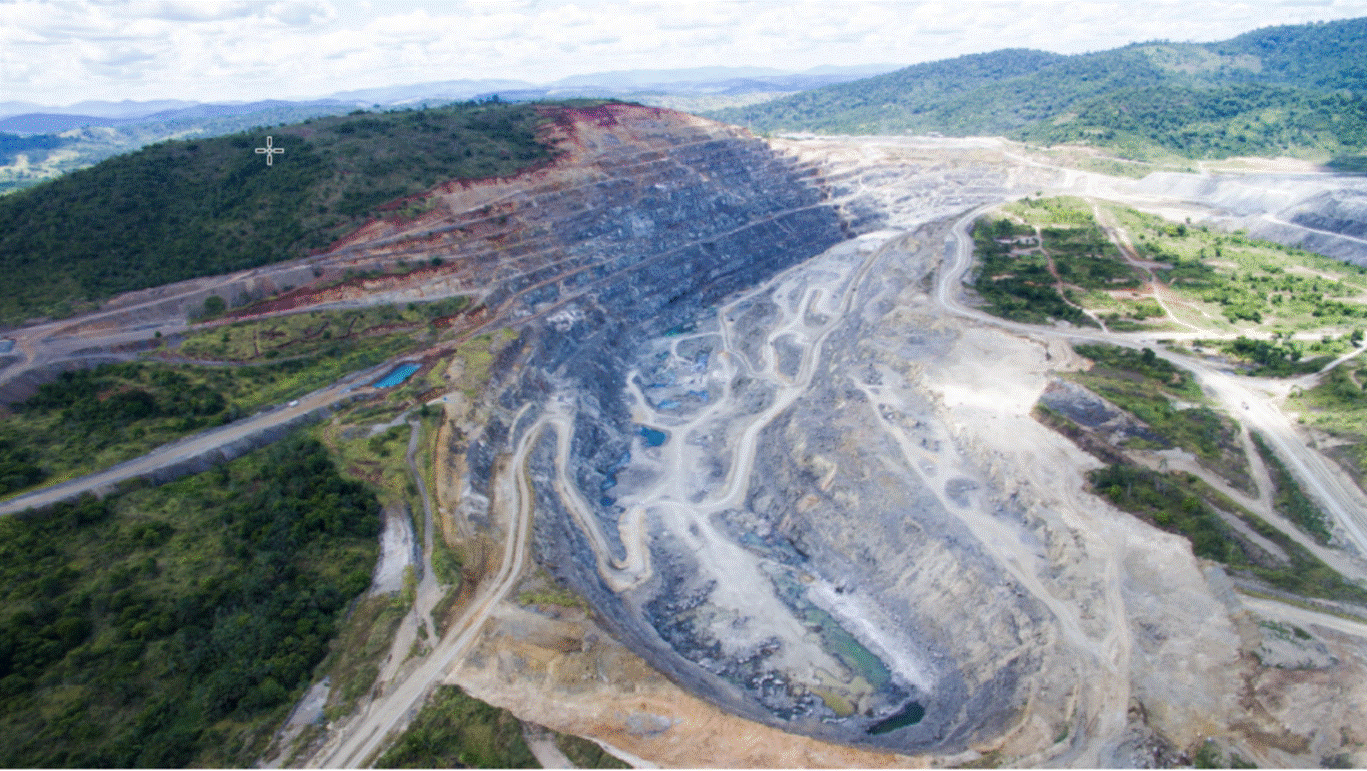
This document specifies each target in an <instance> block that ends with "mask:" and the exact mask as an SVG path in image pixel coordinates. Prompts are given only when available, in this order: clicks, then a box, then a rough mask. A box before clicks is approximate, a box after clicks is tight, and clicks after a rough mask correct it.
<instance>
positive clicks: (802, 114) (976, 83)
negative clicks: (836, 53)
mask: <svg viewBox="0 0 1367 771" xmlns="http://www.w3.org/2000/svg"><path fill="white" fill-rule="evenodd" d="M1363 51H1367V18H1362V19H1351V20H1348V21H1339V22H1328V23H1318V24H1306V25H1297V26H1286V27H1269V28H1266V29H1261V30H1256V31H1254V32H1249V33H1247V34H1244V35H1240V36H1239V37H1236V38H1233V39H1231V40H1226V41H1222V42H1217V43H1170V42H1166V41H1164V42H1152V43H1139V44H1134V45H1129V46H1125V47H1123V48H1116V49H1112V50H1109V51H1101V52H1096V53H1090V54H1078V55H1075V56H1063V55H1060V54H1051V53H1046V52H1042V51H1032V50H1026V49H1007V50H1001V51H995V52H992V53H986V54H975V55H972V56H963V57H959V58H957V59H948V60H944V61H938V62H929V63H926V64H918V65H914V66H912V67H907V68H906V69H902V70H898V71H896V72H891V73H888V74H885V75H880V76H877V77H873V78H867V79H864V80H858V81H854V82H850V83H843V84H839V85H834V86H827V87H825V88H820V89H816V90H814V91H806V92H803V93H801V94H796V95H794V96H791V97H787V98H785V99H779V100H775V101H772V102H766V103H763V104H757V105H751V106H748V107H742V108H733V109H728V110H721V111H718V112H715V113H711V114H710V117H713V118H716V119H718V120H724V121H727V122H729V123H735V124H739V125H743V126H749V127H751V128H752V129H755V130H761V131H814V132H819V133H853V134H877V133H930V132H939V133H943V134H949V135H954V136H972V135H1005V136H1010V137H1013V138H1017V139H1027V140H1030V141H1036V142H1044V143H1058V142H1088V143H1092V144H1097V145H1104V146H1110V147H1115V148H1118V149H1120V150H1122V151H1123V152H1126V153H1127V154H1129V155H1132V156H1136V157H1144V156H1147V155H1153V154H1156V153H1176V154H1180V155H1186V156H1189V157H1224V156H1229V155H1254V154H1288V153H1290V154H1300V155H1308V156H1320V157H1323V156H1324V155H1326V154H1327V155H1330V156H1344V155H1352V154H1354V153H1359V152H1361V151H1362V149H1363V148H1364V146H1365V145H1367V57H1365V56H1364V55H1363Z"/></svg>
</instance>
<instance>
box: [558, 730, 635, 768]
mask: <svg viewBox="0 0 1367 771" xmlns="http://www.w3.org/2000/svg"><path fill="white" fill-rule="evenodd" d="M555 746H556V747H558V748H559V749H560V751H561V752H563V753H565V757H567V758H569V759H570V762H571V763H573V764H574V765H576V766H578V767H579V768H631V764H630V763H626V762H623V761H622V760H620V759H618V757H617V756H616V755H613V754H612V753H610V752H608V751H607V750H605V749H603V748H602V747H599V746H598V745H597V744H595V743H594V742H591V741H589V740H588V739H582V738H580V737H578V736H572V735H570V734H556V737H555Z"/></svg>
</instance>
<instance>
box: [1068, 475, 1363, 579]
mask: <svg viewBox="0 0 1367 771" xmlns="http://www.w3.org/2000/svg"><path fill="white" fill-rule="evenodd" d="M1087 478H1088V480H1089V481H1090V482H1091V484H1092V486H1093V488H1094V490H1095V491H1096V492H1097V494H1099V495H1101V496H1103V497H1105V498H1106V499H1107V500H1109V501H1110V502H1111V503H1112V504H1114V505H1115V506H1116V507H1117V508H1120V509H1123V510H1125V511H1128V512H1130V513H1132V514H1135V515H1137V516H1139V517H1140V518H1141V519H1143V520H1144V521H1146V522H1148V523H1150V524H1152V525H1154V526H1156V527H1159V528H1161V529H1163V530H1166V531H1168V532H1170V533H1176V534H1179V535H1182V536H1184V537H1185V538H1186V539H1187V540H1189V541H1190V542H1191V548H1192V552H1193V553H1194V554H1196V556H1198V557H1202V558H1205V559H1209V560H1214V561H1216V562H1220V563H1222V564H1224V565H1226V566H1228V567H1230V568H1231V569H1233V570H1235V571H1236V572H1243V573H1245V574H1248V575H1250V576H1252V577H1256V578H1259V579H1262V580H1263V581H1266V582H1267V583H1268V584H1270V585H1272V586H1275V587H1277V588H1279V589H1283V590H1285V591H1288V592H1293V593H1296V594H1300V595H1302V596H1309V597H1322V598H1324V599H1330V600H1346V601H1349V602H1356V603H1363V602H1367V588H1364V587H1362V586H1359V585H1357V584H1355V583H1353V582H1351V581H1348V580H1347V579H1345V578H1344V577H1343V576H1342V575H1340V574H1339V573H1338V572H1337V571H1335V570H1334V569H1333V568H1331V567H1329V566H1328V565H1326V564H1325V563H1323V562H1321V561H1320V560H1319V559H1318V558H1317V557H1315V556H1314V555H1313V554H1311V553H1310V552H1309V551H1308V550H1307V549H1306V548H1305V547H1304V546H1301V545H1300V544H1299V543H1296V542H1295V541H1294V540H1292V539H1291V538H1290V537H1289V536H1287V535H1286V534H1285V533H1283V532H1282V531H1280V530H1278V529H1277V528H1275V527H1273V526H1271V525H1269V524H1268V523H1267V522H1265V521H1264V520H1263V519H1261V518H1260V517H1258V516H1256V515H1255V514H1253V513H1251V512H1249V511H1247V510H1246V509H1244V508H1242V507H1240V506H1239V505H1238V504H1236V503H1234V502H1233V501H1231V500H1229V498H1227V497H1225V496H1224V495H1221V494H1220V493H1219V492H1217V491H1215V490H1213V489H1212V488H1211V487H1210V486H1209V485H1206V484H1205V483H1204V482H1202V481H1201V480H1200V479H1199V478H1197V477H1196V476H1194V475H1191V474H1185V473H1181V472H1174V473H1170V474H1163V473H1159V472H1155V471H1150V470H1148V469H1144V468H1139V467H1136V466H1122V465H1112V466H1109V467H1107V468H1104V469H1097V470H1095V471H1091V472H1088V474H1087ZM1214 507H1218V508H1219V509H1220V510H1222V511H1224V512H1226V513H1229V514H1232V515H1234V516H1236V517H1238V518H1239V519H1241V520H1243V522H1244V523H1245V524H1246V525H1248V526H1249V527H1250V528H1252V529H1253V530H1254V531H1255V532H1256V533H1257V534H1258V535H1260V536H1262V537H1263V538H1266V539H1267V540H1269V541H1271V542H1273V543H1275V544H1276V545H1277V546H1278V548H1280V549H1281V550H1282V551H1283V552H1284V553H1285V554H1286V555H1287V557H1288V558H1289V563H1284V562H1281V561H1280V560H1277V559H1276V558H1275V557H1273V556H1272V555H1269V554H1267V553H1266V552H1264V551H1263V550H1262V549H1261V547H1259V546H1258V545H1257V544H1255V543H1253V542H1252V541H1251V540H1248V539H1245V538H1244V537H1243V536H1241V535H1240V534H1239V533H1238V532H1237V531H1236V530H1235V529H1234V528H1233V527H1231V526H1230V525H1229V524H1228V523H1226V522H1225V521H1224V520H1222V519H1221V518H1220V516H1219V514H1217V513H1216V511H1215V508H1214Z"/></svg>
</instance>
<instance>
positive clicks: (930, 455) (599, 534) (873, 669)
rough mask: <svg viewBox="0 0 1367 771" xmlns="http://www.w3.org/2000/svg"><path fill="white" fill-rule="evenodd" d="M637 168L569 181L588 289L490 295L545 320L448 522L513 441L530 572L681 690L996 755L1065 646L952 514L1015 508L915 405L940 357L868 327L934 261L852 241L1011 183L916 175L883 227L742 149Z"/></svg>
mask: <svg viewBox="0 0 1367 771" xmlns="http://www.w3.org/2000/svg"><path fill="white" fill-rule="evenodd" d="M712 130H713V131H718V130H721V129H717V128H714V129H712ZM579 136H580V141H581V142H583V141H585V139H584V137H583V133H582V132H581V133H580V134H579ZM592 141H593V143H594V144H595V145H599V144H600V143H601V142H603V141H604V140H601V139H600V140H592ZM650 169H651V173H650V174H649V175H647V176H645V177H644V178H641V177H633V178H632V179H631V180H629V181H628V180H620V179H616V180H613V181H611V182H610V183H608V182H597V183H595V184H594V186H593V187H592V188H588V189H589V190H590V191H591V192H589V193H588V195H589V196H590V197H589V199H588V200H589V201H590V202H591V204H592V206H594V207H595V208H594V209H592V210H591V211H587V212H585V213H584V214H583V217H582V219H580V218H577V217H576V218H574V219H572V221H571V222H570V223H569V225H568V228H567V230H566V232H569V233H573V234H574V237H575V238H576V239H578V240H577V241H576V242H575V243H576V244H577V245H576V246H575V247H573V248H572V249H569V250H567V254H568V255H569V256H568V260H569V261H570V264H572V265H576V266H578V265H581V264H583V265H588V267H586V268H585V269H584V271H583V274H584V275H583V276H582V277H577V278H573V279H565V278H558V279H556V280H554V281H546V280H544V279H542V280H538V279H539V277H538V276H533V277H529V278H526V279H518V281H517V282H516V283H509V284H504V286H503V287H501V288H500V289H499V290H498V291H496V292H494V293H492V294H491V300H490V302H491V304H492V305H495V306H498V307H503V308H507V303H511V302H518V303H521V304H522V306H521V307H522V310H519V311H515V313H526V314H534V315H535V318H529V319H528V320H527V322H526V323H525V326H524V327H523V328H524V330H526V331H527V332H529V334H527V335H525V337H526V340H527V344H526V348H525V350H524V352H523V354H522V363H521V367H520V372H521V374H520V376H519V377H518V378H517V379H516V380H514V381H510V382H508V383H507V384H506V386H505V388H504V390H503V391H502V393H501V395H500V397H499V401H500V404H501V405H502V407H503V408H504V410H506V412H505V413H504V415H505V417H504V419H503V420H499V421H495V422H494V423H493V424H492V425H491V426H490V428H489V430H488V432H487V433H486V435H485V436H484V437H483V438H482V439H480V440H478V441H475V442H473V443H472V444H471V447H470V449H469V452H468V454H467V459H468V467H469V475H468V482H469V485H470V493H471V494H469V495H467V496H466V498H465V500H464V501H463V505H464V507H465V511H464V514H465V516H466V517H468V518H469V519H471V520H473V521H479V520H482V519H483V518H484V516H485V508H486V506H488V505H493V506H497V505H498V501H497V500H496V499H497V495H498V494H497V492H496V490H495V489H494V486H493V485H491V484H490V482H489V480H491V479H492V478H493V477H494V476H495V475H496V474H497V468H498V464H497V462H496V456H497V454H498V453H499V452H504V451H507V450H508V449H510V448H511V447H513V446H520V445H521V443H524V442H530V443H532V447H531V450H530V455H529V457H530V461H529V468H530V476H531V481H532V483H533V486H534V489H535V493H536V536H537V538H536V550H537V553H538V556H539V557H540V558H541V559H542V561H543V563H544V564H546V565H547V566H548V567H550V568H551V569H552V570H553V572H555V573H556V574H557V575H558V576H560V577H561V578H562V579H564V580H566V581H567V582H569V583H570V584H571V585H572V586H574V587H575V588H576V589H577V590H578V591H579V592H581V593H582V594H584V595H585V596H586V597H588V598H589V599H590V601H591V602H592V604H593V606H594V608H595V610H596V611H597V613H598V614H599V616H600V617H602V618H603V619H604V620H605V623H606V624H607V625H608V626H609V627H610V628H611V629H612V631H613V632H614V634H615V635H616V636H617V637H618V638H619V639H621V640H622V641H623V642H625V643H626V644H627V645H628V647H630V648H632V649H633V650H634V651H635V652H637V653H638V654H640V655H642V656H643V657H645V658H646V659H647V660H648V661H650V662H651V664H652V665H653V666H655V667H657V668H659V669H660V670H661V671H663V672H664V673H666V674H667V675H668V676H669V677H670V678H671V679H673V680H675V681H676V682H678V683H680V684H682V685H684V686H685V687H686V688H688V689H689V690H692V691H693V692H695V693H697V694H699V695H701V696H704V697H705V698H707V699H708V700H710V701H712V702H714V703H717V704H720V705H722V706H724V707H725V708H726V709H728V710H730V711H733V712H736V713H737V714H740V715H743V716H746V717H749V718H751V719H754V720H758V721H762V722H766V723H769V724H771V725H777V726H781V727H783V728H785V729H787V730H791V731H799V732H802V733H807V734H810V735H813V736H817V737H822V738H826V739H831V740H838V741H842V742H847V743H860V744H867V745H873V746H881V747H888V748H894V749H898V750H901V751H913V750H914V751H936V752H955V751H960V750H963V749H965V748H967V747H968V746H969V744H970V743H971V742H973V741H977V740H981V739H982V738H983V737H985V736H996V735H1000V734H1001V733H1003V732H1004V731H1005V730H1006V729H1007V728H1008V727H1009V726H1010V724H1011V723H1012V721H1013V720H1015V719H1017V717H1018V716H1019V714H1020V710H1021V709H1022V707H1023V706H1024V704H1025V703H1026V702H1027V701H1028V700H1029V698H1030V697H1031V694H1035V693H1038V692H1039V687H1038V684H1037V681H1038V679H1039V677H1040V676H1041V675H1040V673H1041V672H1053V671H1057V669H1058V667H1059V666H1061V663H1060V661H1061V659H1060V656H1059V655H1058V654H1059V650H1058V648H1057V646H1056V645H1055V644H1054V643H1053V642H1052V640H1053V638H1054V637H1055V635H1056V631H1055V630H1054V629H1052V628H1050V625H1049V624H1047V623H1046V621H1047V619H1048V617H1049V612H1048V610H1047V609H1046V608H1045V607H1044V606H1043V605H1042V604H1041V603H1040V602H1039V601H1038V600H1036V599H1034V598H1033V597H1032V596H1031V594H1030V592H1028V591H1026V590H1025V588H1023V587H1022V586H1021V585H1020V584H1019V580H1018V578H1017V577H1015V576H1013V575H1011V573H1010V572H1009V571H1004V570H1003V569H1002V567H1001V566H1000V565H999V564H998V563H997V561H996V560H995V559H994V558H992V557H990V556H989V555H988V554H986V553H985V551H984V546H983V543H982V540H981V539H982V533H980V532H974V531H973V530H972V529H971V528H969V527H967V526H966V525H965V524H964V521H963V519H962V516H961V514H962V512H963V511H968V510H973V511H977V510H979V509H981V508H982V507H984V506H987V507H989V508H991V509H993V510H996V511H998V512H999V514H998V515H999V516H1000V517H1001V519H1002V521H1003V525H1002V526H1003V527H1007V528H1011V527H1014V526H1013V525H1010V524H1007V523H1010V522H1011V521H1012V520H1013V517H1014V518H1019V512H1013V510H1012V505H1011V503H1010V502H1009V501H1005V500H1002V499H1000V497H999V496H997V495H996V494H995V493H994V492H993V491H992V490H991V489H989V486H988V484H987V481H986V480H987V478H988V477H987V470H986V469H985V468H983V467H981V466H979V465H976V463H975V462H974V461H972V460H969V459H967V458H966V457H965V456H964V454H963V452H962V450H963V448H962V447H961V446H960V445H958V444H957V443H956V440H955V439H954V438H953V437H952V436H950V435H949V434H947V433H946V432H945V430H944V429H943V428H942V427H937V425H936V420H935V417H934V415H935V412H936V406H935V404H934V401H933V397H932V396H931V395H929V394H926V393H924V392H920V391H917V390H915V389H911V388H908V387H906V385H905V384H906V383H908V382H911V381H912V380H914V372H915V370H916V367H917V364H916V362H917V361H918V359H920V358H923V357H926V356H931V357H934V356H937V355H943V353H944V351H945V350H946V348H945V346H947V345H949V344H950V342H951V340H952V337H953V335H952V334H951V333H949V332H947V331H944V330H939V331H937V330H933V329H922V330H917V329H916V328H915V324H912V325H911V326H909V327H902V326H897V325H892V326H889V325H888V318H887V316H888V314H893V315H896V314H897V308H898V307H899V305H900V303H901V302H902V299H903V298H902V295H903V294H904V293H905V292H906V291H908V289H909V287H910V288H912V289H914V288H915V287H918V286H920V282H921V281H922V280H923V279H925V277H926V276H927V272H928V270H930V269H931V268H932V267H933V264H931V263H927V262H926V261H925V260H924V259H923V258H922V257H921V256H918V257H916V259H915V260H914V261H912V263H910V264H909V263H907V261H906V254H907V248H908V247H907V245H906V244H904V243H903V242H902V239H901V238H900V237H899V238H893V237H892V236H893V234H892V233H891V232H887V233H880V232H876V231H875V232H870V233H867V234H865V235H863V236H860V237H857V238H855V239H853V240H847V239H848V235H847V234H848V233H850V232H858V231H860V230H865V231H867V230H870V229H872V228H875V227H878V226H880V225H881V224H883V223H884V222H886V221H888V219H889V218H894V219H895V218H898V217H901V218H903V219H908V218H910V217H913V216H922V217H924V216H926V215H927V214H929V215H930V216H932V217H933V216H936V215H938V216H943V215H944V214H948V213H951V212H956V211H963V210H964V209H965V208H969V207H971V206H973V205H974V204H978V203H982V202H985V201H987V200H994V199H996V198H999V197H1001V196H1003V195H1005V194H1006V192H1007V190H1008V185H1009V184H1010V182H1009V180H1008V179H1007V175H1006V173H1005V171H1004V169H1003V167H1002V166H1001V164H1000V163H994V162H991V161H988V160H984V159H977V158H975V157H973V154H972V153H968V154H965V155H964V156H963V157H960V158H956V159H954V160H953V161H952V162H949V163H946V162H944V160H943V159H940V160H938V161H930V162H926V163H924V164H921V163H909V164H906V165H905V166H904V168H902V169H901V170H900V171H901V172H902V174H901V175H900V178H901V179H902V180H903V181H905V182H907V184H908V189H909V190H919V191H920V195H919V196H918V195H916V194H914V193H913V194H906V195H904V196H903V201H902V205H901V207H900V208H897V209H892V210H888V209H884V210H880V209H879V208H878V207H876V206H873V205H871V204H870V202H869V201H868V200H867V199H866V198H863V197H860V196H859V195H858V193H859V192H860V191H862V190H863V189H864V187H865V182H866V180H863V179H861V178H860V175H861V174H862V173H864V172H861V171H858V170H856V169H851V170H848V171H842V170H840V169H839V168H836V169H833V170H832V171H831V172H830V173H829V174H828V175H827V176H826V177H823V178H820V179H813V178H812V176H811V175H810V173H809V172H807V171H805V167H804V166H803V165H802V164H801V163H798V162H796V161H795V160H794V159H793V158H792V157H791V156H785V155H780V154H778V153H775V152H774V151H772V150H770V149H768V148H767V147H765V146H764V145H761V144H758V143H755V142H753V141H752V140H749V139H746V138H743V137H740V136H732V137H729V138H722V139H718V138H715V137H713V138H709V139H706V140H700V141H696V142H687V143H681V144H680V145H679V146H678V147H677V149H671V150H668V151H667V152H662V153H661V154H660V156H659V157H655V158H652V160H651V165H650ZM886 171H887V170H886V169H885V170H883V173H886ZM657 179H664V180H668V182H657V181H655V180H657ZM628 202H633V203H631V205H630V206H628V205H627V203H628ZM559 230H560V228H559V227H557V231H559ZM919 238H920V239H924V240H925V242H927V243H935V244H939V243H943V240H944V232H943V230H935V229H931V230H927V231H926V232H925V233H923V234H920V235H919ZM578 244H584V245H578ZM916 245H917V246H916V248H917V249H918V250H919V249H920V247H921V246H922V245H923V242H922V241H920V240H916ZM832 247H834V248H832ZM937 248H938V247H937ZM918 254H919V253H918ZM818 255H819V256H818ZM799 265H800V267H794V266H799ZM504 312H508V311H504ZM894 328H895V329H897V330H898V332H897V334H896V335H894V336H893V337H888V336H887V335H886V334H885V332H882V331H880V330H886V329H894ZM903 332H906V333H907V334H906V335H905V336H904V335H903ZM872 340H878V341H879V342H878V343H877V344H874V347H873V348H870V345H871V343H870V341H872ZM884 345H886V346H890V347H891V349H892V353H889V354H886V355H885V354H884V353H879V351H880V350H881V347H882V346H884ZM885 377H889V378H895V380H896V382H898V383H900V384H902V385H897V386H893V385H891V384H890V383H884V378H885ZM909 379H910V380H909ZM491 499H493V501H492V504H490V503H489V502H490V501H491ZM1017 537H1021V538H1026V537H1028V536H1025V535H1020V534H1017ZM984 593H986V594H984ZM968 607H973V608H976V609H978V611H977V612H974V613H971V614H965V613H964V611H963V609H964V608H968ZM1064 717H1066V716H1062V717H1060V719H1063V718H1064Z"/></svg>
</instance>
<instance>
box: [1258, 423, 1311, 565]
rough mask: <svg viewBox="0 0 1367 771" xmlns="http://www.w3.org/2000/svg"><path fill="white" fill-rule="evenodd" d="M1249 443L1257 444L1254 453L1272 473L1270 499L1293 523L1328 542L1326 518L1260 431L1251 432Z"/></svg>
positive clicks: (1269, 472) (1270, 473)
mask: <svg viewBox="0 0 1367 771" xmlns="http://www.w3.org/2000/svg"><path fill="white" fill-rule="evenodd" d="M1252 436H1253V444H1255V445H1256V446H1257V447H1258V454H1259V455H1261V456H1262V459H1263V462H1264V463H1266V464H1267V471H1268V474H1269V475H1271V477H1272V486H1273V487H1275V488H1276V491H1277V493H1276V498H1275V499H1274V501H1273V503H1274V505H1275V506H1276V507H1277V510H1278V511H1280V512H1281V513H1282V514H1283V515H1284V516H1285V517H1286V518H1287V519H1289V520H1291V521H1292V522H1294V523H1296V526H1297V527H1299V528H1300V529H1302V530H1304V531H1305V532H1307V533H1309V534H1310V535H1312V536H1314V538H1315V540H1316V541H1319V542H1320V543H1322V544H1328V543H1329V535H1330V533H1329V519H1328V517H1326V516H1325V514H1324V512H1323V511H1321V510H1320V507H1319V506H1316V505H1315V502H1314V501H1312V500H1310V497H1309V496H1307V495H1306V494H1305V491H1304V490H1302V489H1301V486H1300V484H1299V483H1298V482H1296V478H1295V477H1293V476H1292V475H1291V472H1290V471H1288V470H1287V468H1286V465H1285V464H1283V463H1282V461H1281V459H1280V458H1278V457H1277V455H1276V453H1274V452H1272V448H1270V447H1268V446H1267V442H1265V441H1263V437H1262V435H1260V434H1259V433H1258V432H1256V431H1255V432H1253V434H1252Z"/></svg>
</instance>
